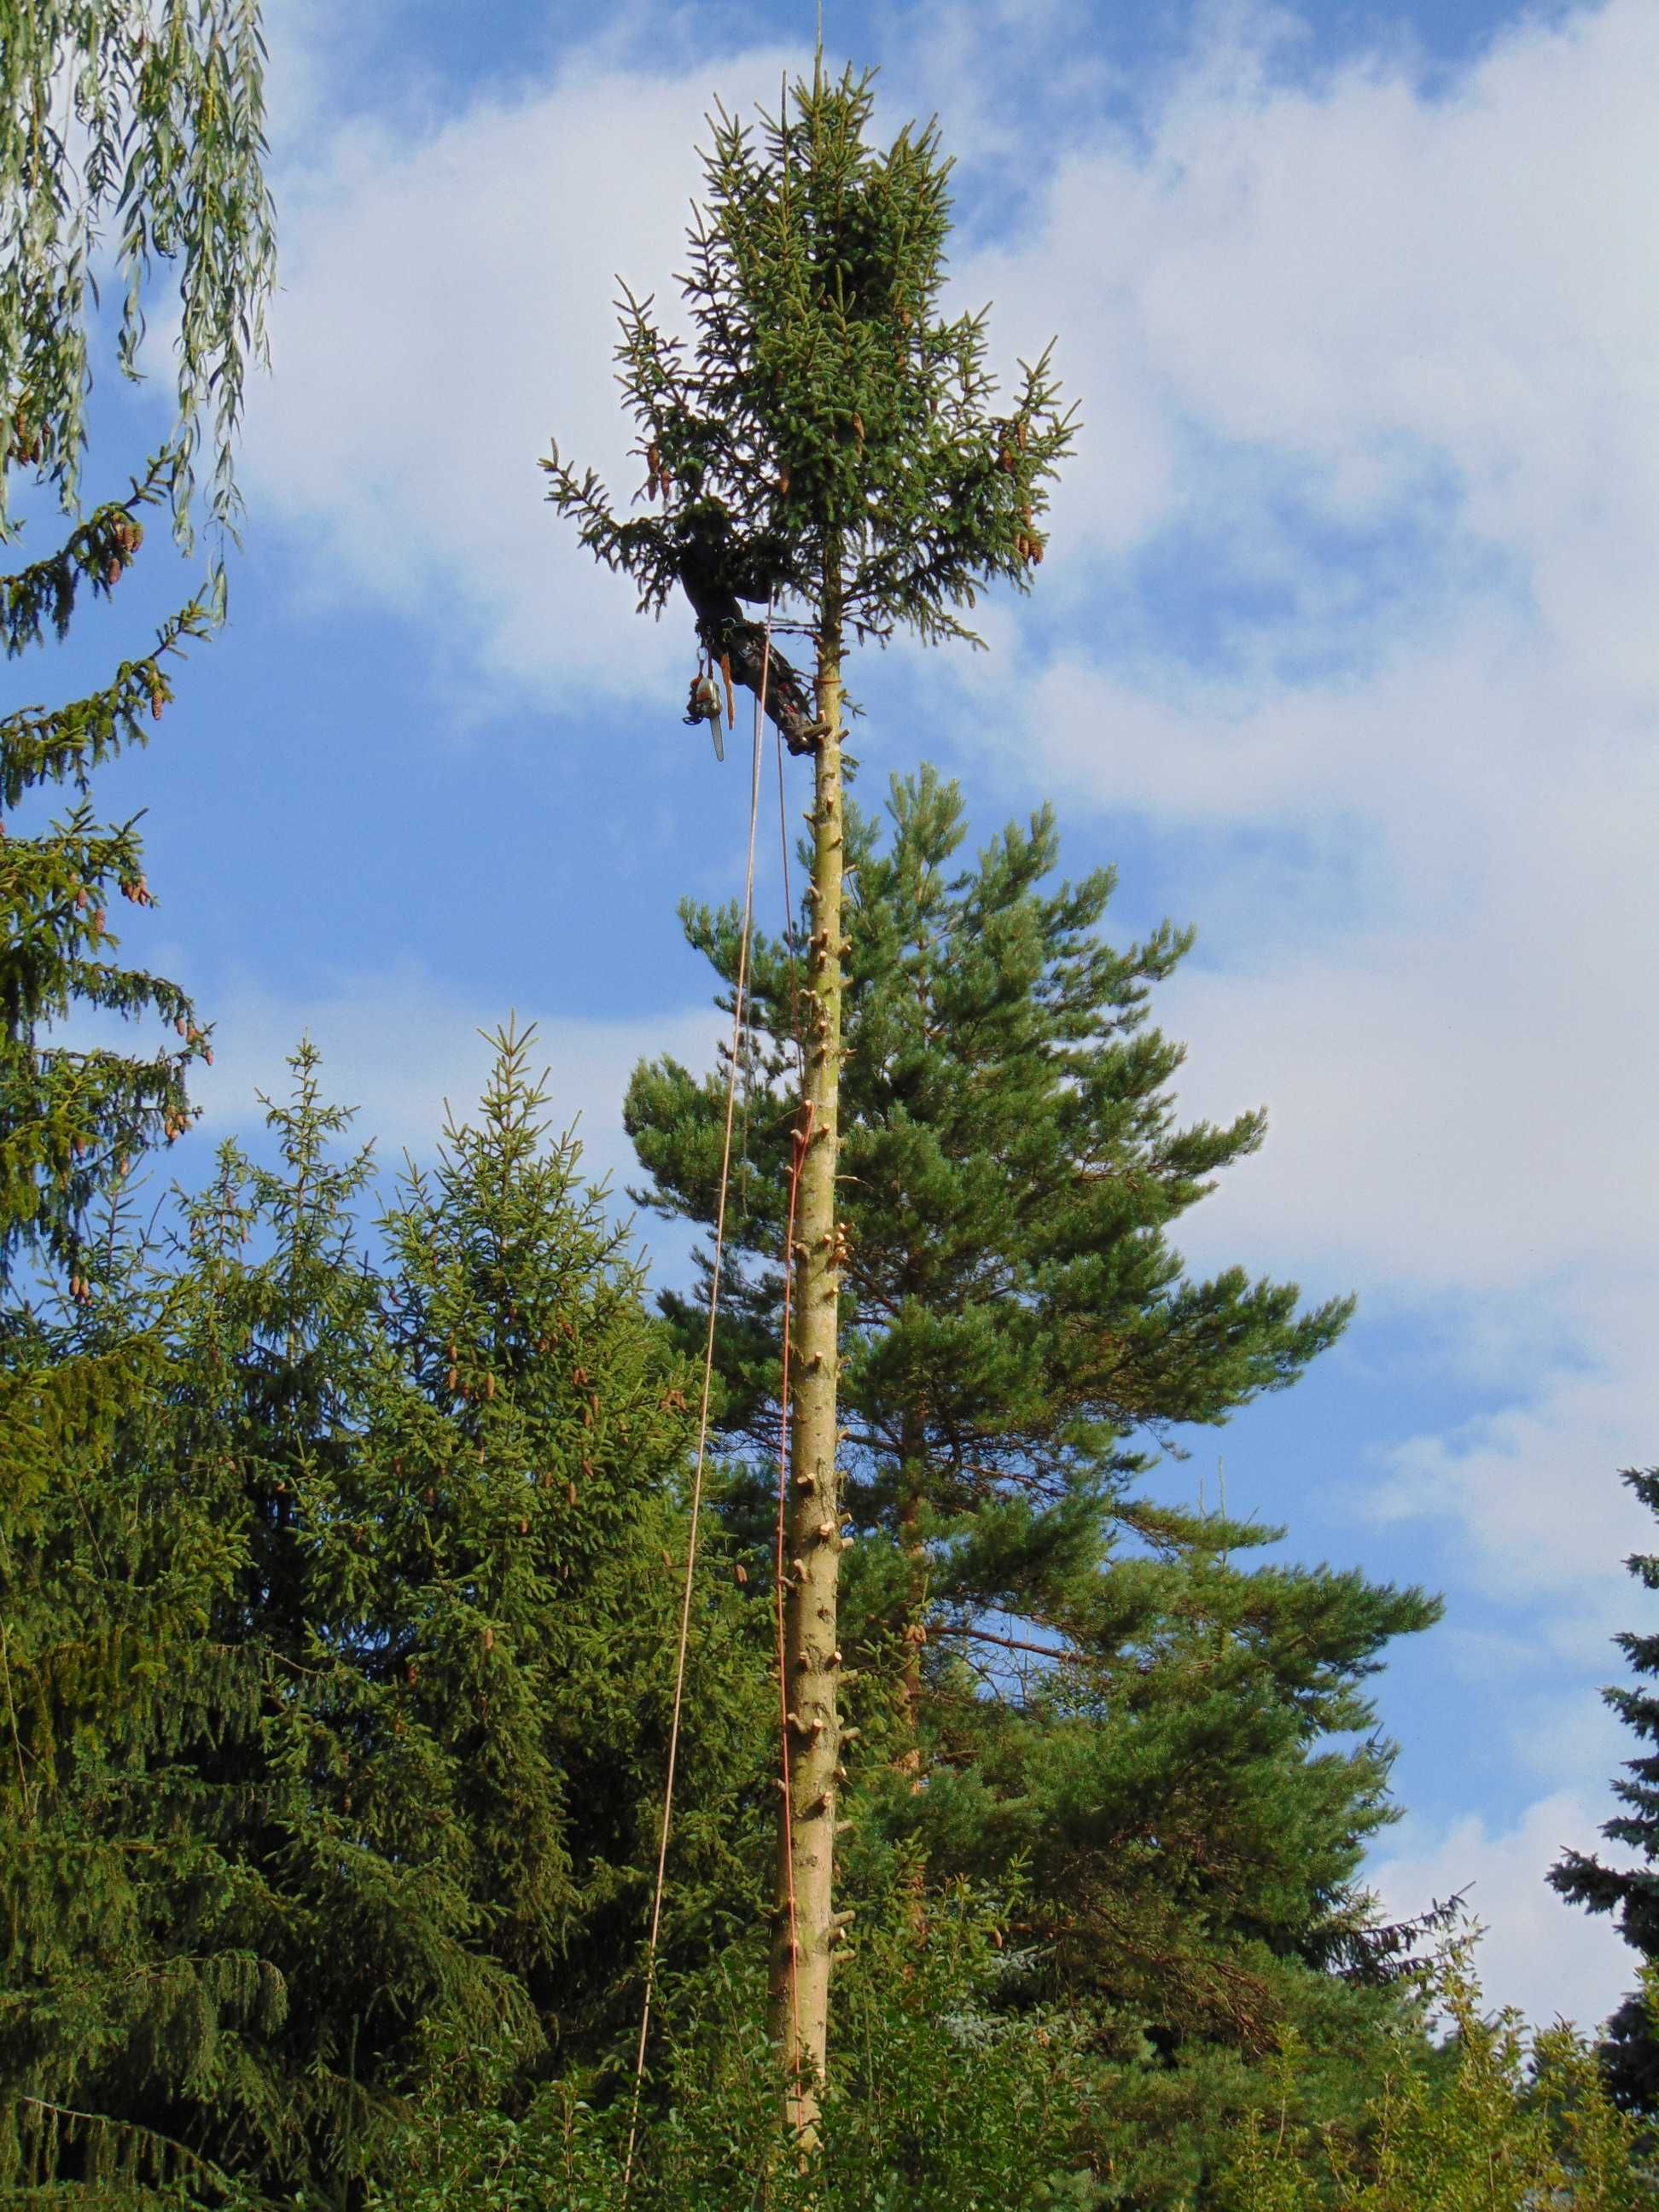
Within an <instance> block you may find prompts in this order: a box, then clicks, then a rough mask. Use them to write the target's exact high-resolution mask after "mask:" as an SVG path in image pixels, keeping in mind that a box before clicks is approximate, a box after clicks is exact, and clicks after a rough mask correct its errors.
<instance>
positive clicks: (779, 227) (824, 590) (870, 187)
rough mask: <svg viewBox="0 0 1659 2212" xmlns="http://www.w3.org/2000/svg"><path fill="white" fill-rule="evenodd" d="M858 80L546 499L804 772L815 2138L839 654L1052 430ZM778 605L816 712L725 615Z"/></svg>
mask: <svg viewBox="0 0 1659 2212" xmlns="http://www.w3.org/2000/svg"><path fill="white" fill-rule="evenodd" d="M872 104H873V102H872V90H871V83H870V80H869V79H868V78H867V77H866V78H863V79H860V78H857V77H854V76H853V75H852V74H851V73H850V72H849V73H848V74H847V75H846V76H842V78H840V79H839V80H836V81H832V80H831V79H829V77H827V76H825V74H824V72H823V66H822V58H821V57H820V59H819V63H818V65H817V68H816V70H815V72H814V76H813V79H812V82H811V84H810V85H808V84H805V83H799V84H797V85H796V86H795V88H793V92H791V93H790V94H787V97H786V98H785V100H784V101H783V103H782V106H781V112H779V113H778V115H776V116H775V117H773V118H763V122H762V126H761V131H760V134H759V138H758V142H757V141H756V140H755V139H754V138H753V137H751V134H750V132H749V131H747V130H745V129H744V127H743V126H741V125H738V123H736V122H734V121H733V120H732V119H731V118H729V117H727V116H726V114H725V112H724V111H720V112H719V113H718V114H717V116H716V118H715V120H714V146H713V150H712V152H711V154H710V155H708V159H707V161H706V164H705V170H706V176H707V180H708V211H707V213H706V214H705V215H702V216H699V218H698V221H697V224H696V228H695V229H694V230H693V233H692V239H691V245H692V257H691V267H690V275H689V276H688V277H687V278H686V279H685V280H684V291H685V295H686V299H687V301H688V303H689V306H690V311H691V314H692V318H693V321H694V325H695V328H696V339H695V342H694V344H693V347H692V349H691V350H690V353H688V352H687V351H686V349H684V348H683V347H682V346H681V344H680V343H678V341H677V340H674V339H671V338H669V337H665V335H664V334H663V332H662V331H661V330H660V329H659V326H658V325H657V324H656V323H655V322H654V321H653V317H652V313H651V302H650V301H649V300H647V301H637V300H635V298H634V297H633V295H631V294H630V295H628V298H627V302H626V307H625V311H624V313H623V336H622V343H621V345H620V347H619V349H618V352H619V358H620V361H621V364H622V368H621V381H622V385H623V395H624V399H625V402H626V404H627V405H628V407H629V411H630V412H631V413H632V415H633V416H634V419H635V423H636V424H637V426H638V428H639V432H640V447H639V451H640V453H641V459H642V460H643V462H644V465H645V471H646V486H645V489H647V491H648V493H649V494H650V495H651V497H652V499H653V501H660V507H659V509H657V510H656V511H653V512H648V513H644V514H641V515H638V516H635V517H631V518H629V519H628V520H623V519H621V518H620V517H619V516H618V515H617V513H615V512H614V511H613V509H612V507H611V504H610V501H609V497H608V495H607V494H606V492H605V487H604V486H603V485H602V484H601V483H599V481H598V479H597V478H596V477H594V476H593V475H592V473H591V472H590V473H588V474H586V475H579V474H578V473H577V472H576V471H574V469H573V468H572V467H571V466H570V465H569V464H568V462H567V461H565V460H564V459H562V456H561V455H560V454H559V453H558V451H557V449H555V451H554V453H553V454H552V457H551V459H550V460H549V461H547V462H545V463H544V467H546V468H547V469H548V471H549V472H550V479H551V481H550V491H549V496H550V499H551V500H552V501H553V502H554V503H555V505H556V507H559V509H560V510H561V511H562V513H566V514H568V515H569V516H571V517H573V518H574V520H576V522H577V523H578V525H579V527H580V536H581V541H582V543H583V544H585V545H586V546H587V547H588V549H589V550H591V551H592V553H593V554H594V555H595V556H596V557H598V558H599V559H600V560H601V561H604V562H606V563H607V564H608V565H610V566H611V567H612V568H617V569H619V570H621V571H623V573H624V574H627V575H629V577H631V578H632V579H633V580H634V581H635V584H636V585H637V586H638V588H639V592H640V604H641V608H642V609H645V610H649V611H654V612H657V613H660V612H661V611H662V610H663V609H664V607H665V605H666V604H667V602H668V601H669V599H670V598H671V595H672V594H673V592H674V591H675V589H676V586H679V587H681V588H683V589H684V592H685V593H686V596H687V599H689V601H690V605H691V608H692V610H693V611H694V613H695V615H696V625H697V636H698V640H699V642H700V644H701V647H702V655H703V659H702V664H701V671H700V675H699V678H697V679H696V681H694V684H693V687H692V697H691V707H692V713H691V715H690V716H689V717H688V719H692V720H695V719H699V718H701V717H702V716H703V715H704V714H707V713H708V708H709V706H710V705H711V704H713V705H714V708H715V713H716V715H717V714H718V702H717V693H716V690H715V686H714V682H713V672H714V669H715V668H716V667H718V668H719V669H720V671H722V672H723V674H724V676H725V678H726V684H727V685H728V687H729V686H730V684H732V682H733V681H735V682H738V683H740V684H744V685H746V686H747V687H748V688H750V689H751V690H754V691H755V692H756V694H757V698H758V699H760V701H761V703H762V705H763V707H764V708H765V710H766V711H767V713H768V714H770V715H771V717H772V719H773V720H774V721H775V723H776V725H777V726H778V729H779V731H780V733H781V736H782V737H783V738H785V739H786V740H787V743H788V744H789V745H790V747H791V750H794V751H798V752H805V753H810V754H811V758H812V763H813V803H812V808H811V816H810V819H811V825H812V841H811V893H810V896H811V927H810V928H809V931H808V951H807V956H806V958H805V972H804V974H803V976H802V979H801V1008H802V1031H801V1034H802V1039H803V1051H804V1062H805V1066H804V1073H803V1080H802V1086H801V1093H802V1095H801V1098H800V1103H799V1112H798V1114H797V1115H796V1117H795V1119H794V1122H793V1136H794V1139H795V1140H796V1141H797V1142H798V1144H799V1152H800V1161H799V1270H798V1282H797V1285H796V1310H797V1313H798V1315H799V1322H798V1326H797V1328H796V1332H795V1350H796V1353H797V1355H798V1358H797V1372H798V1385H797V1388H796V1390H795V1393H794V1399H793V1430H792V1437H791V1455H792V1480H791V1483H790V1486H789V1490H788V1528H787V1538H786V1551H787V1557H788V1558H789V1559H790V1560H791V1561H792V1562H793V1572H792V1575H791V1577H790V1581H789V1586H788V1589H787V1603H786V1608H785V1613H786V1618H785V1626H784V1638H783V1640H784V1646H785V1650H784V1657H783V1664H784V1668H785V1680H786V1681H787V1685H788V1694H787V1705H788V1709H789V1711H790V1713H791V1715H792V1716H793V1718H792V1720H791V1721H790V1723H789V1728H790V1733H791V1738H792V1741H791V1747H790V1761H789V1765H790V1784H789V1804H788V1806H787V1817H785V1818H783V1819H781V1821H780V1836H779V1866H778V1881H777V1892H776V1923H777V1924H776V1934H775V1956H774V1965H773V1974H772V1995H771V2013H772V2024H773V2032H774V2037H775V2041H776V2043H777V2045H778V2046H779V2049H780V2051H781V2057H782V2063H783V2068H784V2073H785V2077H786V2081H787V2084H788V2094H789V2096H790V2099H791V2100H792V2108H793V2112H794V2113H795V2116H796V2118H797V2120H798V2122H799V2128H800V2131H801V2132H802V2134H803V2136H807V2137H810V2136H811V2133H812V2130H813V2128H814V2125H815V2118H816V2111H817V2088H816V2085H817V2082H818V2081H821V2080H822V2078H823V2064H824V2052H825V2039H826V2033H827V2021H828V2011H829V1966H830V1959H831V1949H832V1942H833V1939H834V1936H835V1934H836V1928H835V1920H834V1914H833V1911H832V1903H833V1899H832V1887H833V1870H834V1857H835V1847H834V1840H833V1839H834V1833H835V1823H836V1796H837V1792H838V1790H839V1787H840V1778H841V1773H842V1750H843V1744H842V1721H841V1698H840V1687H839V1681H838V1674H837V1669H838V1667H839V1664H840V1662H839V1658H838V1656H837V1655H838V1652H839V1648H840V1633H839V1627H838V1589H839V1575H840V1562H841V1552H842V1535H841V1533H840V1532H841V1513H842V1495H841V1486H840V1478H839V1474H838V1470H837V1465H836V1425H837V1413H836V1372H837V1346H836V1320H837V1316H838V1313H839V1310H840V1304H841V1240H840V1235H839V1228H838V1219H839V1217H838V1212H837V1189H838V1181H837V1178H838V1175H839V1173H840V1169H839V1164H838V1163H839V1146H840V1109H839V1097H840V1083H841V1062H842V1051H841V1039H842V963H843V961H844V959H845V957H846V951H847V935H846V933H847V929H848V920H847V917H846V916H845V915H844V914H843V901H842V877H843V868H844V839H845V835H846V816H845V808H844V799H843V781H844V773H843V766H842V686H843V657H844V654H845V653H846V650H847V647H848V645H849V643H851V642H854V641H858V640H860V639H863V638H874V639H877V640H878V641H884V640H885V639H886V638H888V637H890V635H893V634H894V633H895V632H896V630H898V629H910V630H913V631H914V632H915V634H916V635H919V636H920V637H921V638H922V639H923V640H925V641H936V640H942V639H945V638H951V637H956V638H966V637H969V636H971V632H970V631H969V629H968V628H967V626H966V624H965V623H964V621H963V610H965V609H971V607H972V605H973V604H974V600H975V593H976V592H977V591H979V590H980V589H981V588H983V587H984V586H986V585H987V584H988V583H989V582H991V581H993V580H998V579H1000V580H1005V581H1007V582H1011V583H1012V584H1014V585H1015V586H1018V587H1019V588H1024V587H1025V586H1026V585H1027V584H1028V582H1029V580H1030V569H1031V568H1033V567H1034V566H1035V565H1036V562H1039V561H1040V560H1041V559H1042V550H1043V536H1042V529H1041V526H1040V518H1041V515H1042V511H1043V508H1044V506H1045V503H1046V502H1045V487H1046V483H1047V481H1048V478H1050V477H1052V476H1053V475H1054V472H1055V470H1056V467H1057V465H1058V463H1059V461H1060V459H1061V458H1062V457H1063V455H1064V454H1065V453H1066V449H1067V447H1068V446H1069V444H1070V441H1071V436H1072V428H1071V422H1070V418H1069V416H1065V415H1062V414H1061V412H1060V410H1059V408H1058V404H1057V400H1056V388H1055V385H1054V379H1053V376H1052V374H1051V372H1050V369H1049V366H1048V356H1047V355H1046V354H1045V355H1044V356H1042V358H1041V359H1040V360H1039V361H1038V362H1036V365H1035V366H1034V367H1030V368H1024V370H1023V372H1022V376H1021V381H1020V384H1019V386H1018V391H1017V392H1016V393H1015V394H1014V395H1013V398H1012V405H1011V406H1010V407H1009V408H1008V409H1007V410H1006V412H1005V413H998V412H994V410H993V404H992V403H993V400H994V383H993V380H992V379H991V377H990V374H989V373H988V371H987V366H986V348H987V340H986V335H985V319H984V316H983V314H980V315H967V316H963V317H959V318H957V319H954V320H947V319H945V318H944V317H943V316H942V315H941V313H940V310H939V299H940V293H941V289H942V286H943V281H944V269H945V239H946V235H947V233H948V228H949V198H948V193H947V189H946V179H947V174H948V168H947V165H946V164H945V162H944V161H942V159H941V158H940V155H939V143H938V138H937V134H936V133H935V131H933V129H932V127H931V126H930V127H929V128H928V129H927V130H925V131H921V132H915V131H911V130H909V129H907V130H905V131H902V132H901V134H900V135H899V137H897V138H896V140H895V141H894V143H893V144H892V145H891V147H890V148H889V149H887V151H886V152H885V153H882V152H879V151H878V150H876V149H873V148H872V146H870V145H869V144H867V143H866V131H867V129H868V125H869V123H870V118H871V113H872ZM745 601H747V602H749V603H750V604H751V605H767V606H769V608H770V607H775V606H777V605H779V604H780V603H781V606H782V610H783V611H784V612H785V613H790V612H793V611H799V615H800V616H801V617H804V620H805V627H806V629H807V631H808V633H809V635H810V636H811V641H812V645H813V649H814V653H815V667H814V671H813V676H812V682H811V692H812V696H813V705H812V707H811V708H810V709H809V708H808V705H807V702H806V692H807V686H806V684H805V682H804V681H803V679H802V678H799V677H798V676H797V675H796V673H795V671H793V668H791V667H790V666H789V665H788V663H787V660H786V659H784V657H783V653H782V650H781V644H779V645H775V644H774V643H773V642H772V641H771V637H770V635H769V633H763V629H762V627H761V625H760V624H759V623H757V622H755V621H753V620H751V619H750V618H749V617H745V616H744V613H743V611H742V607H743V603H744V602H745Z"/></svg>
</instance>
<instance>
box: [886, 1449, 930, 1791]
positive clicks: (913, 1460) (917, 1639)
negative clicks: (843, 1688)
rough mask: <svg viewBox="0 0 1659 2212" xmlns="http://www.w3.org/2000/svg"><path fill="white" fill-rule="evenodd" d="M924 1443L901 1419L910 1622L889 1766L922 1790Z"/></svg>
mask: <svg viewBox="0 0 1659 2212" xmlns="http://www.w3.org/2000/svg"><path fill="white" fill-rule="evenodd" d="M926 1449H927V1443H926V1438H925V1437H924V1435H923V1434H922V1431H921V1424H920V1423H919V1422H917V1421H916V1420H915V1419H912V1418H911V1417H910V1416H909V1415H908V1414H907V1415H906V1417H905V1418H904V1419H903V1421H902V1425H901V1429H900V1435H899V1470H898V1532H899V1549H900V1551H901V1552H902V1554H903V1557H904V1567H905V1579H906V1583H907V1584H908V1599H909V1606H908V1613H909V1617H908V1620H906V1622H905V1624H904V1671H903V1674H902V1675H901V1677H900V1679H899V1697H898V1705H899V1713H898V1717H899V1728H900V1737H901V1741H902V1745H903V1748H902V1751H901V1752H900V1753H899V1754H898V1756H897V1758H896V1759H895V1760H894V1762H893V1764H894V1765H895V1767H896V1769H897V1771H899V1772H900V1773H901V1774H903V1775H907V1776H908V1778H909V1782H910V1787H911V1789H912V1790H916V1791H920V1790H921V1646H922V1641H923V1639H924V1638H925V1636H926V1633H927V1632H926V1630H925V1629H924V1628H923V1626H922V1622H921V1615H922V1609H923V1607H924V1606H925V1605H926V1603H927V1558H926V1555H925V1553H924V1552H923V1548H922V1541H921V1484H922V1468H923V1465H924V1459H923V1455H924V1453H925V1451H926Z"/></svg>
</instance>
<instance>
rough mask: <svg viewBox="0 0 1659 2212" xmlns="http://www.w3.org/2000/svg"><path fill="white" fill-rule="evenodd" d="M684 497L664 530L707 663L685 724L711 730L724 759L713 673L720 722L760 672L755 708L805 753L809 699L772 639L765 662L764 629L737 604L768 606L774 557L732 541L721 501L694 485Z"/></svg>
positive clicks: (760, 546)
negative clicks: (737, 692) (718, 686)
mask: <svg viewBox="0 0 1659 2212" xmlns="http://www.w3.org/2000/svg"><path fill="white" fill-rule="evenodd" d="M685 490H686V492H687V496H686V497H684V498H683V499H682V500H681V501H680V502H679V504H678V507H676V509H675V510H674V514H673V519H672V523H671V530H672V541H673V554H672V558H673V563H674V566H675V568H676V569H677V571H678V575H679V580H680V583H681V585H682V586H684V592H685V596H686V598H687V599H690V602H691V608H692V611H693V613H695V615H696V617H697V637H698V640H699V641H700V642H701V644H702V649H703V651H704V653H706V654H707V655H708V666H707V667H706V668H704V669H702V670H700V671H699V672H698V674H697V675H696V677H695V678H693V680H692V684H691V696H690V700H689V701H688V702H687V708H686V716H685V719H686V720H687V721H688V722H699V721H705V720H707V721H710V722H712V723H713V724H714V729H715V732H716V735H715V738H714V750H715V752H716V753H717V754H719V755H720V757H724V755H723V752H722V750H721V746H720V737H719V734H718V733H719V729H720V696H719V693H718V692H717V691H716V690H715V688H714V670H715V669H719V670H720V671H721V673H722V674H723V675H724V677H725V678H726V686H727V691H728V697H727V700H726V708H727V712H728V714H729V712H730V708H731V701H730V696H729V692H730V687H731V686H732V684H742V685H743V687H744V690H748V691H752V692H754V693H755V695H756V696H757V698H758V697H759V696H760V692H761V683H762V676H763V672H764V677H765V684H766V696H765V697H764V698H763V700H762V701H761V703H762V705H763V707H764V708H765V709H766V712H767V714H768V715H769V717H770V719H771V720H773V721H774V722H775V724H776V725H777V727H778V729H779V731H780V732H781V735H782V738H783V741H784V743H785V744H787V746H788V748H789V750H790V751H791V752H792V753H810V752H811V750H812V747H813V744H814V743H815V741H816V739H817V735H818V726H817V718H816V716H815V715H814V714H813V711H812V704H811V693H810V691H809V690H808V689H807V687H806V685H805V684H804V683H803V682H802V680H801V678H800V677H799V675H797V673H796V672H795V671H794V670H793V668H792V667H791V666H790V665H789V663H788V661H787V660H786V659H784V657H783V655H782V654H781V653H780V652H779V650H778V645H777V640H776V637H775V636H774V638H773V641H772V645H771V650H770V653H768V650H767V642H766V627H765V624H764V623H758V622H755V621H752V620H751V619H750V617H749V616H747V615H745V614H744V611H743V605H742V604H741V603H742V602H744V601H745V600H746V601H747V602H748V603H749V604H750V605H751V606H762V607H763V606H765V605H768V604H769V601H770V599H771V598H772V594H773V592H775V589H776V588H777V585H778V579H779V571H780V569H781V566H782V562H781V559H780V557H779V556H780V554H781V548H780V547H771V548H769V546H768V545H767V544H766V542H765V540H764V539H763V538H747V539H744V538H739V537H738V534H737V532H736V531H735V530H734V528H733V526H732V517H731V513H730V511H729V510H728V508H727V507H726V503H725V501H723V500H720V499H715V498H713V497H711V496H704V495H702V488H701V484H700V483H695V482H694V483H692V484H690V485H687V486H686V487H685ZM711 709H712V711H711Z"/></svg>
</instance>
